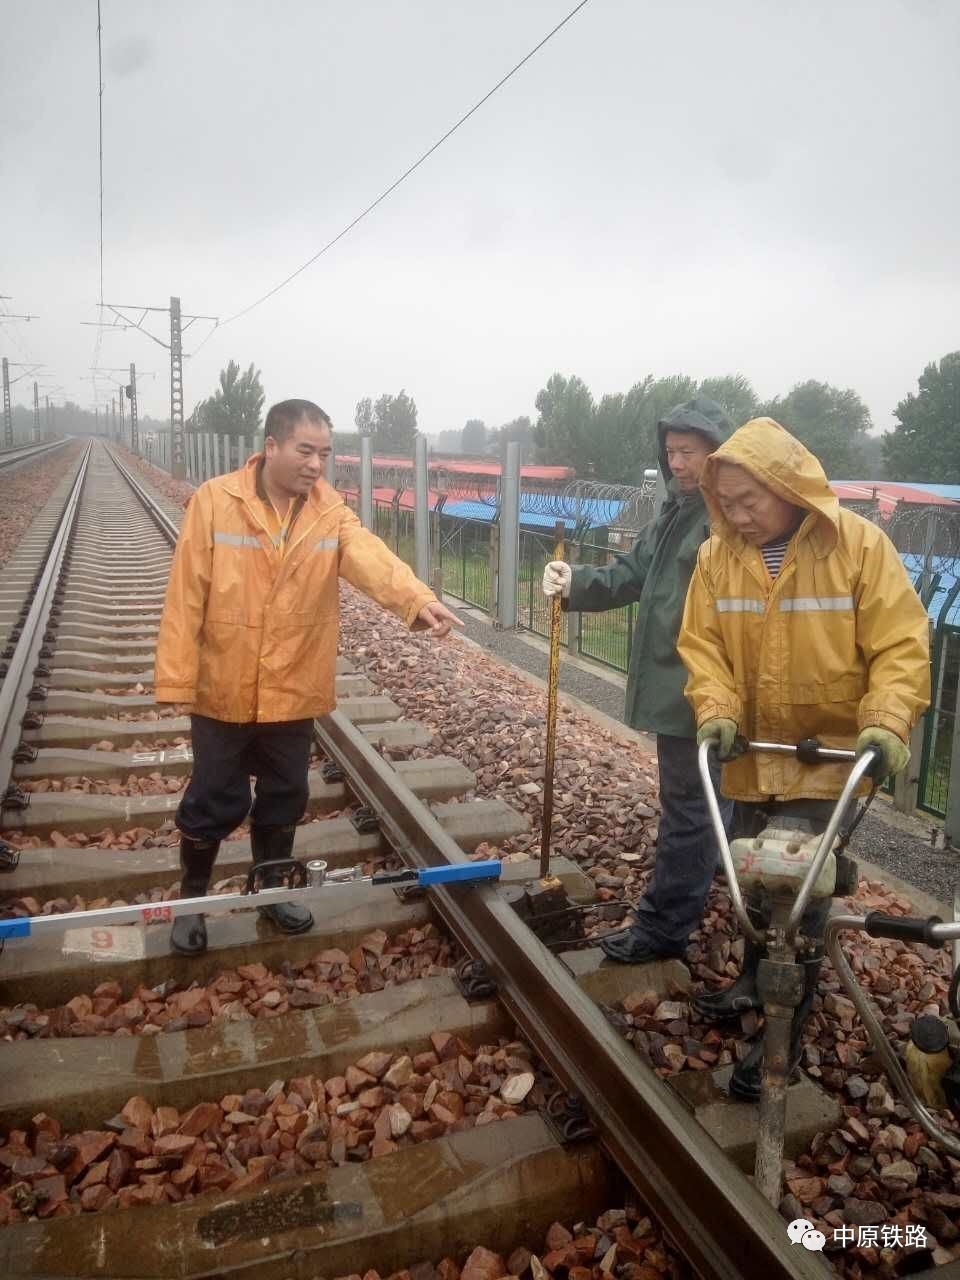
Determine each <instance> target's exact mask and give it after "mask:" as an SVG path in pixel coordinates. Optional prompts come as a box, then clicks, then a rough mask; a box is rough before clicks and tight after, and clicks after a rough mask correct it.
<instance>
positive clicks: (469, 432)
mask: <svg viewBox="0 0 960 1280" xmlns="http://www.w3.org/2000/svg"><path fill="white" fill-rule="evenodd" d="M486 445H487V424H486V423H485V422H484V421H483V419H482V418H468V419H467V421H466V422H465V423H464V427H463V434H462V435H461V436H460V449H461V451H462V452H463V453H483V451H484V449H485V448H486Z"/></svg>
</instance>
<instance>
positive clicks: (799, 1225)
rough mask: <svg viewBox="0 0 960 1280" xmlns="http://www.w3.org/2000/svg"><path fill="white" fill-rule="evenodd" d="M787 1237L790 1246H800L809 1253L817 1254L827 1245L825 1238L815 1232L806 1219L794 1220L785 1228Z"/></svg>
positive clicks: (820, 1232) (820, 1233) (811, 1224)
mask: <svg viewBox="0 0 960 1280" xmlns="http://www.w3.org/2000/svg"><path fill="white" fill-rule="evenodd" d="M787 1235H788V1236H789V1237H790V1242H791V1244H802V1245H803V1247H804V1248H805V1249H809V1250H810V1252H811V1253H818V1252H819V1251H820V1250H821V1249H822V1248H823V1246H824V1245H825V1244H826V1243H827V1237H826V1236H825V1235H824V1234H823V1232H822V1231H817V1230H816V1229H815V1228H814V1225H813V1223H812V1222H809V1221H808V1220H807V1219H806V1218H794V1220H793V1222H791V1223H790V1225H789V1226H788V1227H787Z"/></svg>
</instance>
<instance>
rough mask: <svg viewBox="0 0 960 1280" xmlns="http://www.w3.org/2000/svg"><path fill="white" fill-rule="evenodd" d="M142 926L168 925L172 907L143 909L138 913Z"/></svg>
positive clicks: (171, 916)
mask: <svg viewBox="0 0 960 1280" xmlns="http://www.w3.org/2000/svg"><path fill="white" fill-rule="evenodd" d="M140 919H141V920H142V921H143V923H144V924H169V923H170V921H171V920H172V919H173V908H172V907H144V908H143V910H142V911H141V912H140Z"/></svg>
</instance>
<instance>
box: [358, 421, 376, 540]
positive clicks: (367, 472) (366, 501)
mask: <svg viewBox="0 0 960 1280" xmlns="http://www.w3.org/2000/svg"><path fill="white" fill-rule="evenodd" d="M360 523H361V524H362V525H363V527H364V528H365V529H373V439H372V437H370V436H361V437H360Z"/></svg>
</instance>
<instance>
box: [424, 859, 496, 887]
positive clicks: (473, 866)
mask: <svg viewBox="0 0 960 1280" xmlns="http://www.w3.org/2000/svg"><path fill="white" fill-rule="evenodd" d="M501 865H502V864H501V862H500V860H499V858H496V859H492V860H490V861H488V862H455V863H451V864H450V866H447V867H421V868H420V869H419V870H418V871H417V881H418V882H419V883H420V884H422V885H423V886H424V887H426V886H427V885H431V884H455V883H457V882H458V881H459V882H460V883H469V882H470V881H472V880H498V879H499V878H500V867H501Z"/></svg>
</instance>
